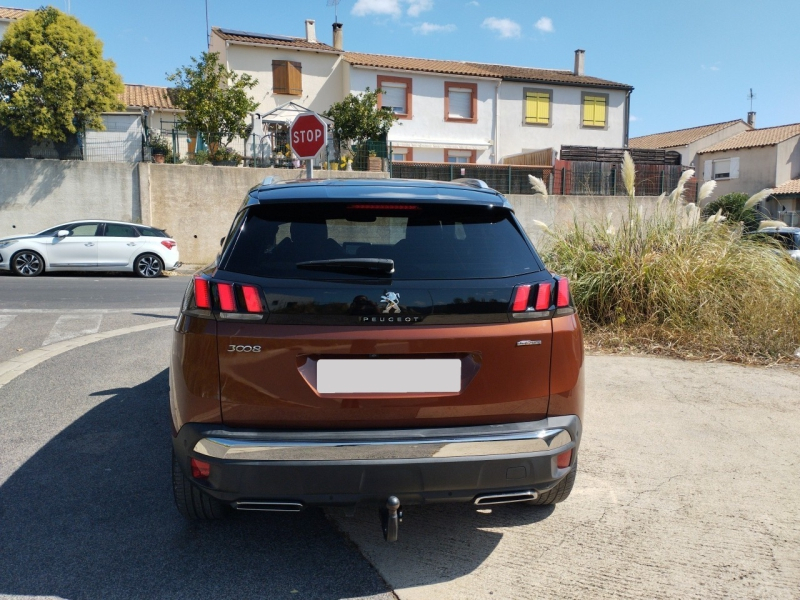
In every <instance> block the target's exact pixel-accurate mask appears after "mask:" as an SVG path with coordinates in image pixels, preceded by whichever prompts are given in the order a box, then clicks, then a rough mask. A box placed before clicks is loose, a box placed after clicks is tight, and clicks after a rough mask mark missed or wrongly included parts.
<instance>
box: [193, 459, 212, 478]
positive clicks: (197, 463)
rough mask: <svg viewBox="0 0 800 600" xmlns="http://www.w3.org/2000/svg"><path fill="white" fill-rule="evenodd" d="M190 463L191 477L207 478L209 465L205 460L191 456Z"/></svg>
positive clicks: (209, 473)
mask: <svg viewBox="0 0 800 600" xmlns="http://www.w3.org/2000/svg"><path fill="white" fill-rule="evenodd" d="M191 465H192V477H194V478H195V479H208V476H209V475H211V465H210V464H208V463H207V462H204V461H202V460H197V459H196V458H193V459H192V460H191Z"/></svg>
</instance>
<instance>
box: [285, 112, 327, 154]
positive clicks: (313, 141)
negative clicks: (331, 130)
mask: <svg viewBox="0 0 800 600" xmlns="http://www.w3.org/2000/svg"><path fill="white" fill-rule="evenodd" d="M327 141H328V127H327V126H326V125H325V121H323V120H322V119H320V118H319V115H318V114H317V113H313V112H310V113H305V114H303V115H298V116H297V117H295V120H294V122H293V123H292V126H291V127H290V128H289V145H290V146H291V148H292V152H294V153H295V154H296V155H297V157H298V158H314V157H315V156H316V155H317V154H318V153H319V151H320V150H322V149H323V148H324V147H325V144H326V143H327Z"/></svg>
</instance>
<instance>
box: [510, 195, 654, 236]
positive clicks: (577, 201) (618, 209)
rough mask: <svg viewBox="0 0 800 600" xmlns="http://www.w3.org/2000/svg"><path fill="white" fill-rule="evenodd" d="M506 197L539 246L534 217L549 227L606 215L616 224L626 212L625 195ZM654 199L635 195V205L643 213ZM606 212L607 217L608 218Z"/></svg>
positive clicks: (539, 232)
mask: <svg viewBox="0 0 800 600" xmlns="http://www.w3.org/2000/svg"><path fill="white" fill-rule="evenodd" d="M506 198H508V201H509V202H511V204H512V205H513V206H514V211H515V213H516V215H517V219H518V220H519V222H520V223H521V224H522V226H523V227H524V228H525V231H526V232H527V234H528V237H530V239H531V241H532V242H533V244H534V246H537V247H538V246H539V245H541V244H542V242H543V241H544V239H545V236H546V234H545V233H544V232H543V231H542V230H541V229H540V228H539V227H538V226H536V225H535V224H534V220H537V221H541V222H543V223H545V224H546V225H547V226H548V227H550V228H551V229H554V228H556V227H563V226H566V225H570V224H572V223H573V222H574V221H577V222H579V223H589V222H591V221H603V220H605V219H608V220H609V222H610V223H611V224H613V225H614V226H615V227H618V226H619V225H620V223H622V221H623V220H624V219H625V218H627V216H628V197H627V196H548V198H547V199H542V198H541V197H540V196H527V195H514V194H511V195H508V196H506ZM657 200H658V197H656V196H637V197H636V206H637V207H638V206H642V207H643V209H644V212H645V214H647V213H649V212H650V211H651V210H652V209H653V208H654V207H655V203H656V201H657ZM609 215H611V216H610V218H609Z"/></svg>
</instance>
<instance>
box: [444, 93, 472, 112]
mask: <svg viewBox="0 0 800 600" xmlns="http://www.w3.org/2000/svg"><path fill="white" fill-rule="evenodd" d="M449 116H451V117H455V118H456V119H471V118H472V92H471V91H470V90H465V89H459V88H450V115H449Z"/></svg>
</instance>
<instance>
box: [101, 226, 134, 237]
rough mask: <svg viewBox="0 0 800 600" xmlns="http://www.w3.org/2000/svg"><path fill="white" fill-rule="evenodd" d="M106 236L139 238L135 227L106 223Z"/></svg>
mask: <svg viewBox="0 0 800 600" xmlns="http://www.w3.org/2000/svg"><path fill="white" fill-rule="evenodd" d="M105 235H106V237H139V234H138V233H137V232H136V228H135V227H131V226H130V225H120V224H119V223H106V234H105Z"/></svg>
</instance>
